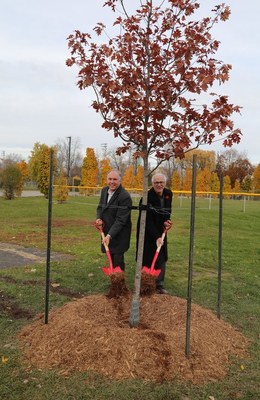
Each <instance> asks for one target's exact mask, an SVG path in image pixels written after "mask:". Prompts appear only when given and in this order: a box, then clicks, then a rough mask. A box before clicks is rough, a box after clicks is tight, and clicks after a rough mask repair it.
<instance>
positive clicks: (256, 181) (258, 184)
mask: <svg viewBox="0 0 260 400" xmlns="http://www.w3.org/2000/svg"><path fill="white" fill-rule="evenodd" d="M253 191H254V192H255V193H260V164H258V166H257V167H256V169H255V170H254V173H253Z"/></svg>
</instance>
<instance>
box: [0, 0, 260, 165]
mask: <svg viewBox="0 0 260 400" xmlns="http://www.w3.org/2000/svg"><path fill="white" fill-rule="evenodd" d="M129 1H130V2H131V4H136V5H137V6H138V5H139V4H140V2H139V0H127V3H129ZM223 1H224V0H221V1H217V0H216V1H212V0H201V1H200V3H201V4H202V6H203V7H204V6H205V7H206V6H207V7H208V8H207V10H209V9H210V8H212V7H211V6H213V5H215V4H218V3H221V2H223ZM103 2H104V1H103V0H73V1H69V0H0V5H1V12H0V50H1V51H0V157H2V156H3V155H4V154H6V155H7V154H10V153H15V154H19V155H20V156H21V157H22V158H24V159H27V157H28V156H29V155H30V152H31V150H32V148H33V146H34V143H36V142H40V143H45V144H47V145H49V146H50V145H53V144H55V143H56V142H57V140H59V139H66V138H67V137H68V136H71V137H72V140H73V139H76V138H79V140H80V143H81V146H82V153H84V152H85V149H86V147H94V149H95V150H96V151H101V147H102V144H104V143H106V144H107V146H108V147H115V146H116V145H117V144H119V142H118V141H116V140H115V139H114V137H113V135H112V133H111V132H107V131H104V130H102V128H101V122H102V121H101V118H100V117H99V116H98V115H97V114H96V113H95V112H94V111H93V110H92V108H91V107H90V104H91V100H92V99H94V97H93V93H92V91H91V89H90V90H89V91H88V92H87V91H80V90H79V89H78V88H77V86H76V75H77V72H78V71H77V70H76V69H75V68H74V69H73V68H68V67H66V65H65V61H66V58H68V57H69V52H68V48H67V40H66V38H67V37H68V35H69V34H70V33H72V32H73V31H74V30H75V29H79V30H82V31H85V32H91V31H92V28H93V26H94V25H95V24H96V22H100V21H106V22H107V26H108V21H109V18H111V13H110V10H109V9H108V8H107V7H106V8H103V7H102V5H103ZM225 3H226V4H228V5H230V7H231V11H232V15H231V17H230V19H229V21H227V22H225V23H219V24H218V25H217V27H216V28H215V30H214V37H215V38H216V39H218V40H220V41H221V47H220V50H219V52H218V53H217V57H216V58H218V59H219V60H222V61H223V62H225V63H228V64H231V65H232V67H233V69H232V71H231V76H230V80H229V82H228V83H227V84H225V85H223V86H222V89H221V93H222V94H226V95H228V96H229V100H230V102H232V103H234V104H237V105H240V106H242V107H243V110H242V115H241V116H234V121H235V123H236V127H238V128H241V130H242V132H243V138H242V142H241V144H239V145H236V146H234V148H235V149H236V150H238V151H239V152H246V155H247V156H248V158H249V160H250V161H251V162H252V163H253V164H257V163H259V162H260V135H259V129H260V107H259V103H260V102H259V96H260V78H259V75H260V73H259V69H260V68H259V59H260V57H259V56H260V54H259V15H260V1H259V0H248V1H247V2H246V3H245V2H244V1H242V0H228V1H226V2H225ZM206 15H209V13H208V12H207V14H206ZM112 17H113V15H112ZM111 20H112V18H111ZM202 149H203V150H206V148H205V147H202ZM208 149H210V150H215V151H219V150H223V148H222V147H221V146H220V144H213V145H212V146H211V147H210V148H207V150H208Z"/></svg>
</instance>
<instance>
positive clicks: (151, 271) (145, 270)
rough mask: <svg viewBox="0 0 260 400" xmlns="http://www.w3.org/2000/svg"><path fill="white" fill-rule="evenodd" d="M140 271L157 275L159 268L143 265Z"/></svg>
mask: <svg viewBox="0 0 260 400" xmlns="http://www.w3.org/2000/svg"><path fill="white" fill-rule="evenodd" d="M142 272H144V273H145V274H148V275H153V276H158V275H160V272H161V270H160V269H151V268H148V267H143V268H142Z"/></svg>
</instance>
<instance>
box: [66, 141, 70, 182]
mask: <svg viewBox="0 0 260 400" xmlns="http://www.w3.org/2000/svg"><path fill="white" fill-rule="evenodd" d="M67 139H69V150H68V168H67V178H68V180H69V177H70V152H71V136H67ZM68 183H69V182H68Z"/></svg>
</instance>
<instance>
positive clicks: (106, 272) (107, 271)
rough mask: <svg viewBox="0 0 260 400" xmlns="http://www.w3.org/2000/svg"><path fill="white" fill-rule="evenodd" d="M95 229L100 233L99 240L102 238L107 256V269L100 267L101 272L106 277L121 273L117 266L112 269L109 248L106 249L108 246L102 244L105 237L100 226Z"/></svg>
mask: <svg viewBox="0 0 260 400" xmlns="http://www.w3.org/2000/svg"><path fill="white" fill-rule="evenodd" d="M96 228H97V229H98V230H99V231H100V233H101V238H102V241H103V245H104V247H105V250H106V255H107V258H108V261H109V267H102V271H103V272H104V273H105V274H106V275H111V274H115V273H118V272H123V271H122V269H121V268H120V267H119V266H118V267H113V262H112V258H111V254H110V251H109V248H108V246H107V245H106V244H105V243H104V238H105V235H104V232H103V229H102V226H101V227H98V226H96Z"/></svg>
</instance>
